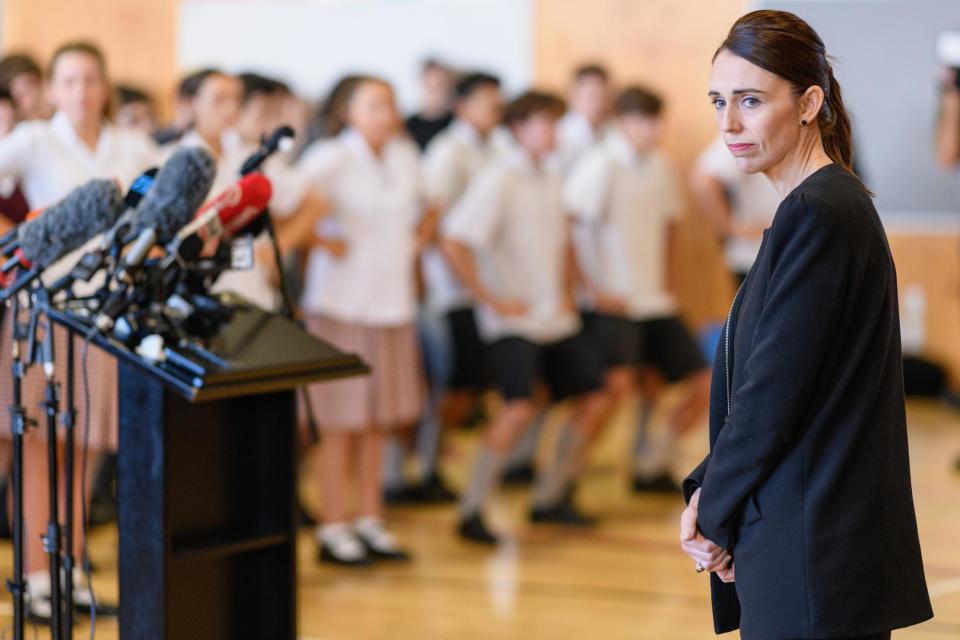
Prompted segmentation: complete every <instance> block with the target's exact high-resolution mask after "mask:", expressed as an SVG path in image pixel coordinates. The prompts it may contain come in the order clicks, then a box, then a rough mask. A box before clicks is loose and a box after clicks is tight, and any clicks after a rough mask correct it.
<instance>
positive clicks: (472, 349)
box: [410, 72, 503, 501]
mask: <svg viewBox="0 0 960 640" xmlns="http://www.w3.org/2000/svg"><path fill="white" fill-rule="evenodd" d="M454 95H455V98H454V113H455V118H454V120H453V122H452V123H451V124H450V126H449V127H447V128H446V129H444V130H443V131H441V132H440V133H439V134H437V136H436V137H434V138H433V140H431V141H430V144H429V145H428V146H427V150H426V154H425V155H424V162H423V166H424V179H425V188H426V191H427V197H428V199H429V200H430V201H431V202H432V203H433V204H434V205H435V206H436V207H437V209H438V210H439V211H440V212H441V215H443V214H444V213H445V212H447V211H450V210H451V208H452V207H453V206H455V205H456V203H457V201H458V200H459V199H460V197H461V196H462V195H463V193H464V191H465V190H466V189H467V186H468V185H469V184H470V181H471V180H472V179H473V178H474V177H475V176H476V175H477V173H478V172H480V171H481V170H482V169H483V168H484V167H485V166H486V165H487V164H489V163H490V162H491V161H493V160H494V159H495V158H496V157H498V155H499V154H500V153H501V152H502V151H503V144H502V143H500V142H499V141H498V140H497V139H496V137H495V135H494V134H495V132H496V129H497V127H498V126H499V125H500V120H501V116H502V110H503V106H502V100H503V98H502V96H501V94H500V80H499V79H498V78H497V77H495V76H492V75H490V74H487V73H480V72H473V73H468V74H466V75H464V76H463V77H461V78H460V80H459V81H458V82H457V84H456V87H455V88H454ZM422 268H423V273H424V280H425V284H426V300H425V305H424V308H423V315H424V316H427V317H426V319H425V320H424V322H422V323H421V324H422V325H425V327H424V328H423V329H422V330H421V334H424V335H425V334H427V333H429V332H430V330H431V328H432V327H434V325H437V324H439V325H440V326H439V327H438V328H437V329H436V330H435V332H436V333H442V334H443V335H442V336H440V337H436V336H433V335H430V336H426V335H425V337H424V339H423V342H424V347H425V352H426V357H427V364H428V366H427V371H428V372H429V373H430V378H431V379H430V382H431V386H432V389H431V400H432V403H431V410H430V411H428V412H426V414H425V415H424V418H423V419H422V421H421V424H420V428H419V430H418V434H417V443H418V446H417V454H418V458H419V461H420V471H421V480H420V482H419V483H418V485H417V486H416V487H414V491H413V492H412V493H411V494H410V497H412V498H416V499H421V500H426V501H448V500H451V499H455V496H454V495H453V493H452V492H451V491H450V490H449V489H447V487H446V483H445V482H444V481H443V480H442V478H441V476H440V473H439V470H438V468H437V463H438V457H439V453H440V428H441V424H460V423H462V422H463V421H464V419H465V418H466V417H467V413H468V412H469V411H470V410H471V409H473V408H474V406H475V405H476V404H477V402H479V400H480V396H481V394H482V392H483V391H484V390H485V389H486V386H487V378H486V369H487V367H486V351H485V348H484V345H483V342H482V341H481V339H480V336H479V334H478V332H477V326H476V322H475V320H474V309H473V300H472V299H471V297H470V294H469V292H468V291H467V290H466V289H465V288H464V287H463V286H462V285H461V284H460V283H459V281H458V280H457V278H456V277H455V276H454V275H453V273H452V272H451V270H450V266H449V265H448V264H447V261H446V258H444V257H443V255H442V252H441V251H440V249H439V247H436V246H434V247H432V248H430V249H429V250H428V251H427V252H426V253H425V254H424V256H423V260H422ZM434 319H436V321H434ZM439 345H446V347H441V346H439ZM437 360H441V361H442V362H439V363H438V362H437ZM431 363H432V364H433V366H430V365H431Z"/></svg>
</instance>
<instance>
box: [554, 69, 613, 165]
mask: <svg viewBox="0 0 960 640" xmlns="http://www.w3.org/2000/svg"><path fill="white" fill-rule="evenodd" d="M568 100H569V103H570V109H569V110H568V111H567V113H566V114H565V115H564V116H563V119H562V120H560V123H559V124H558V125H557V155H558V156H559V157H560V165H561V168H562V170H563V171H564V172H566V171H569V170H570V167H572V166H573V164H574V163H575V162H576V161H577V159H578V158H579V157H580V155H581V154H582V153H583V152H584V151H586V150H587V149H589V148H590V147H592V146H593V145H594V144H595V143H597V142H598V141H599V140H600V139H601V138H603V134H604V132H605V131H606V129H607V126H608V124H609V122H610V108H611V105H612V102H613V89H612V87H611V83H610V74H609V72H608V71H607V70H606V68H605V67H603V66H602V65H599V64H584V65H581V66H579V67H577V68H576V70H574V72H573V82H572V84H571V86H570V93H569V97H568Z"/></svg>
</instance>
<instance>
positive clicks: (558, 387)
mask: <svg viewBox="0 0 960 640" xmlns="http://www.w3.org/2000/svg"><path fill="white" fill-rule="evenodd" d="M594 347H595V345H594V344H592V343H591V342H590V340H589V339H588V338H587V337H586V336H585V335H584V334H580V335H578V336H574V337H572V338H569V339H567V340H564V341H562V342H560V343H558V344H555V345H551V346H550V347H549V348H548V349H547V351H546V358H545V362H544V376H545V378H546V379H547V382H548V383H549V385H550V388H551V391H552V392H553V395H554V397H555V398H557V399H563V398H566V397H572V398H573V406H572V413H571V417H570V422H569V423H568V424H566V425H564V427H563V428H562V429H561V432H560V434H559V436H558V439H557V446H556V449H555V454H554V459H553V461H552V463H551V464H550V466H549V467H547V468H546V469H545V470H544V471H543V472H541V473H540V474H538V476H537V481H536V485H535V487H534V495H533V510H532V512H531V518H532V519H533V520H534V521H535V522H554V523H557V524H568V525H578V526H579V525H586V524H591V523H592V520H591V519H590V518H585V517H583V516H582V515H581V514H579V513H577V512H576V510H575V509H574V507H573V505H572V500H571V495H570V492H571V490H572V486H573V484H574V482H575V480H576V477H577V476H578V475H579V472H580V470H581V468H582V463H583V461H584V457H585V455H586V452H587V449H588V447H589V445H590V443H592V442H593V441H595V440H596V438H597V436H598V435H599V432H600V431H601V429H602V428H603V426H604V424H605V420H606V418H607V417H608V415H609V406H610V396H609V394H608V393H607V392H606V391H605V389H604V384H603V383H604V377H603V366H602V361H601V359H600V357H599V354H598V352H597V350H596V349H595V348H594Z"/></svg>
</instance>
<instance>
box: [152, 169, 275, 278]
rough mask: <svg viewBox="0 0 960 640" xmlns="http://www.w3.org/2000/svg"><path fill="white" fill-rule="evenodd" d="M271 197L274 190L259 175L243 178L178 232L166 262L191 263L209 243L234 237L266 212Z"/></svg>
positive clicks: (201, 210)
mask: <svg viewBox="0 0 960 640" xmlns="http://www.w3.org/2000/svg"><path fill="white" fill-rule="evenodd" d="M272 195H273V186H272V185H271V184H270V180H268V179H267V177H266V176H264V175H263V174H262V173H259V172H258V173H251V174H248V175H245V176H243V177H242V178H240V179H239V180H237V182H235V183H234V184H232V185H231V186H229V187H227V188H226V189H225V190H224V191H223V192H221V193H220V195H218V196H217V197H216V198H214V199H213V200H211V201H210V202H208V203H207V204H205V205H204V206H203V208H202V209H200V211H198V212H197V216H196V217H195V218H194V219H193V221H192V222H190V223H189V224H187V225H185V226H184V227H183V228H182V229H180V231H178V232H177V234H176V236H174V239H173V241H172V242H171V243H170V245H169V246H168V247H167V253H168V258H170V257H171V256H172V257H173V258H176V257H179V258H185V259H192V258H195V257H196V255H198V254H199V252H200V249H201V248H202V246H203V245H204V244H205V243H206V242H208V241H209V240H212V239H214V238H220V237H226V238H230V237H233V236H234V235H236V234H237V233H238V232H239V231H242V230H243V229H244V228H245V227H246V226H247V225H249V224H250V223H251V222H252V221H253V220H254V219H255V218H257V216H259V215H260V214H261V213H262V212H263V211H264V210H265V209H266V208H267V205H268V204H269V203H270V197H271V196H272Z"/></svg>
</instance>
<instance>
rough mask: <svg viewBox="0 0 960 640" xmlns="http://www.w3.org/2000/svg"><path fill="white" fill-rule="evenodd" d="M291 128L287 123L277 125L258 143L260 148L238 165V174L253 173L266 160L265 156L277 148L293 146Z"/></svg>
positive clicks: (282, 149) (271, 153)
mask: <svg viewBox="0 0 960 640" xmlns="http://www.w3.org/2000/svg"><path fill="white" fill-rule="evenodd" d="M293 136H294V132H293V128H292V127H289V126H287V125H284V126H282V127H278V128H277V129H276V130H275V131H274V132H273V133H271V134H270V135H269V136H267V137H266V138H265V139H264V141H263V143H262V144H261V145H260V148H259V149H257V151H256V152H255V153H254V154H253V155H252V156H250V157H249V158H247V160H246V161H245V162H244V163H243V166H242V167H240V175H241V176H245V175H247V174H248V173H253V172H254V171H256V170H258V169H259V168H260V165H262V164H263V163H264V161H266V159H267V158H269V157H270V156H272V155H273V154H274V153H276V152H277V150H281V151H286V150H288V149H290V148H292V147H293Z"/></svg>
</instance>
